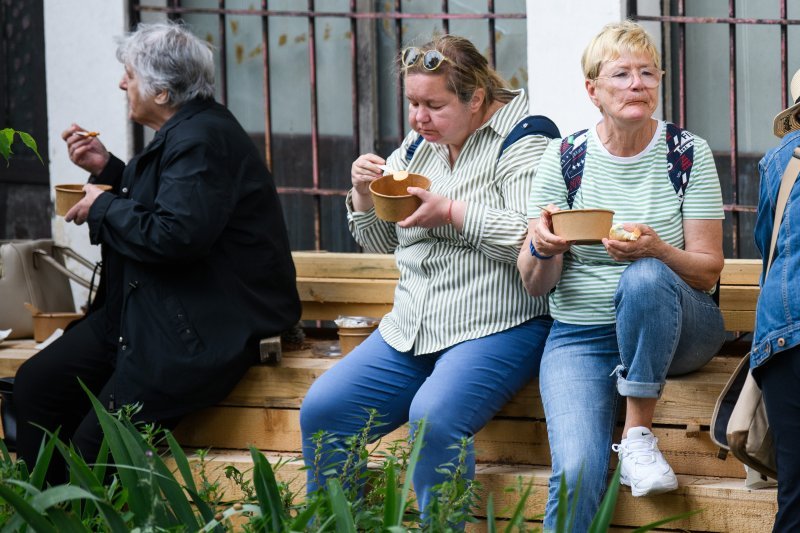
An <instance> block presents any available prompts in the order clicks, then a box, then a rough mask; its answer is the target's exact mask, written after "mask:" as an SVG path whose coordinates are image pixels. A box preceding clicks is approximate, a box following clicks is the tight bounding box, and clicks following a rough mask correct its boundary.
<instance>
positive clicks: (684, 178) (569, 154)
mask: <svg viewBox="0 0 800 533" xmlns="http://www.w3.org/2000/svg"><path fill="white" fill-rule="evenodd" d="M588 131H589V130H581V131H579V132H576V133H573V134H572V135H570V136H568V137H564V139H563V140H562V141H561V175H562V176H563V178H564V184H565V185H566V187H567V204H569V207H570V209H572V203H573V202H574V201H575V194H576V193H577V192H578V189H580V187H581V179H582V178H583V165H584V162H585V160H586V144H587V140H588V138H589V136H588ZM666 140H667V173H668V174H669V179H670V181H671V182H672V186H673V187H674V188H675V194H677V195H678V200H679V201H680V203H681V207H683V197H684V195H685V194H686V187H688V186H689V176H690V175H691V172H692V163H693V162H694V135H692V133H691V132H689V131H687V130H684V129H682V128H680V127H678V126H676V125H675V124H673V123H671V122H667V133H666Z"/></svg>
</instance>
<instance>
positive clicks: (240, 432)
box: [175, 407, 745, 477]
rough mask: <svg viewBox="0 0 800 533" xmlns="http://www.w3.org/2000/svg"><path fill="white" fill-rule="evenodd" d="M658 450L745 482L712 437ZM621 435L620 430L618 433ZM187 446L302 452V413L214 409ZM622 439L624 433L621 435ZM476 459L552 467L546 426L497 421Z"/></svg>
mask: <svg viewBox="0 0 800 533" xmlns="http://www.w3.org/2000/svg"><path fill="white" fill-rule="evenodd" d="M653 431H654V433H655V434H656V436H657V437H658V438H659V449H660V450H661V451H662V453H663V454H664V456H665V457H666V458H667V461H669V463H670V464H671V465H672V468H673V469H674V470H675V472H676V473H679V474H688V473H691V474H698V475H706V476H717V477H744V475H745V472H744V467H743V466H742V465H741V463H739V462H738V461H737V460H736V459H735V458H733V456H729V457H728V458H727V459H725V460H722V459H717V447H716V446H715V445H714V444H713V443H712V442H711V440H710V438H709V436H708V432H707V431H702V432H700V433H698V435H697V436H696V437H690V436H687V434H686V430H685V429H676V428H673V427H667V428H664V427H655V428H654V429H653ZM619 432H620V428H618V430H617V433H619ZM175 437H176V438H177V439H178V442H180V443H181V444H182V445H184V446H190V447H196V448H206V447H210V448H214V449H219V448H230V449H247V448H248V447H249V446H255V447H256V448H258V449H260V450H269V451H272V452H299V451H300V450H301V431H300V411H299V410H296V409H268V408H243V407H212V408H209V409H205V410H203V411H201V412H199V413H195V414H193V415H190V416H189V417H187V418H186V419H184V420H183V421H182V422H181V424H180V425H179V426H178V428H176V430H175ZM407 437H408V432H407V429H406V427H405V426H403V427H401V428H399V429H397V430H395V431H393V432H392V433H390V434H389V435H387V436H386V437H384V438H383V439H382V440H381V443H380V444H379V445H377V446H376V450H380V451H387V450H388V449H389V447H390V445H391V443H392V442H395V441H407ZM617 439H619V434H618V435H617ZM475 457H476V460H477V461H478V462H480V463H501V464H538V465H549V464H550V448H549V446H548V441H547V427H546V425H545V423H544V421H541V420H526V419H497V418H495V419H493V420H492V421H490V422H489V424H487V425H486V427H485V428H483V429H482V430H481V431H480V432H478V434H477V435H476V437H475Z"/></svg>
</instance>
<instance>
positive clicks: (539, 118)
mask: <svg viewBox="0 0 800 533" xmlns="http://www.w3.org/2000/svg"><path fill="white" fill-rule="evenodd" d="M528 135H543V136H545V137H547V138H549V139H556V138H558V137H561V132H560V131H558V126H556V123H555V122H553V121H552V120H550V119H549V118H547V117H546V116H544V115H529V116H527V117H525V118H523V119H522V120H520V121H519V122H518V123H517V125H516V126H514V127H513V128H512V129H511V132H509V134H508V135H507V136H506V138H505V140H504V141H503V145H502V146H501V147H500V152H498V154H497V159H500V156H502V155H503V152H505V151H506V148H508V147H509V146H511V145H512V144H514V143H515V142H517V141H518V140H520V139H522V138H523V137H527V136H528Z"/></svg>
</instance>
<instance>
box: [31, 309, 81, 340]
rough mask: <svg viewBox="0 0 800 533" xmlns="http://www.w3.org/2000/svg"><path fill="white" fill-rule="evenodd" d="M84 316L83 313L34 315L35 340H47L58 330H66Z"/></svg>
mask: <svg viewBox="0 0 800 533" xmlns="http://www.w3.org/2000/svg"><path fill="white" fill-rule="evenodd" d="M82 316H83V313H37V314H35V315H33V340H35V341H36V342H42V341H44V340H47V338H48V337H49V336H50V335H52V334H53V332H54V331H55V330H56V329H58V328H61V329H64V328H66V327H67V326H68V325H69V324H70V323H71V322H73V321H75V320H78V319H79V318H81V317H82Z"/></svg>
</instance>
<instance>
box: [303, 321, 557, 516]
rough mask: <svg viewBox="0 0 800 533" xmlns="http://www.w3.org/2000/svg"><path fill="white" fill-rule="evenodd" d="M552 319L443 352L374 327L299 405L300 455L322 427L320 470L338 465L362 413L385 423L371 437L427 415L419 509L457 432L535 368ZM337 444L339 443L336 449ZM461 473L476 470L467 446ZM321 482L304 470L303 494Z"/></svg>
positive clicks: (470, 429) (417, 478)
mask: <svg viewBox="0 0 800 533" xmlns="http://www.w3.org/2000/svg"><path fill="white" fill-rule="evenodd" d="M551 323H552V321H551V320H550V318H549V317H538V318H534V319H531V320H529V321H527V322H525V323H523V324H520V325H519V326H516V327H513V328H511V329H508V330H505V331H501V332H499V333H495V334H493V335H488V336H486V337H482V338H479V339H474V340H470V341H465V342H462V343H459V344H456V345H455V346H451V347H450V348H447V349H445V350H442V351H441V352H437V353H434V354H428V355H420V356H414V355H413V353H411V352H398V351H397V350H395V349H393V348H392V347H391V346H389V345H388V344H387V343H386V342H385V341H384V340H383V337H381V335H380V332H379V331H376V332H375V333H373V334H372V335H370V337H369V338H367V340H365V341H364V342H363V343H361V344H360V345H359V346H358V347H357V348H356V349H355V350H353V351H352V352H351V353H350V354H348V355H347V357H345V358H344V359H342V360H341V361H340V362H339V363H337V364H336V365H335V366H333V367H332V368H331V369H330V370H328V371H327V372H325V373H324V374H323V375H322V376H320V377H319V378H318V379H317V380H316V381H315V382H314V384H313V385H312V386H311V388H310V389H309V391H308V393H307V394H306V397H305V399H304V400H303V406H302V408H301V410H300V427H301V430H302V433H303V457H304V459H305V462H306V465H308V466H311V465H312V464H313V462H314V455H315V446H314V443H313V441H312V438H311V437H312V436H313V435H314V434H315V433H316V432H318V431H320V430H323V431H325V432H327V433H328V434H329V435H330V436H332V437H335V442H326V443H325V445H324V448H323V450H322V453H321V458H322V460H323V461H324V464H323V465H322V468H320V469H319V471H320V472H323V471H325V470H327V469H329V468H331V466H333V465H336V464H337V463H340V462H341V461H342V460H343V458H344V454H343V452H337V451H336V450H337V448H338V447H339V446H341V445H342V443H343V441H344V439H345V438H347V437H348V436H351V435H354V434H356V433H358V432H359V431H360V430H361V429H363V427H364V422H365V418H366V414H365V413H366V410H368V409H375V410H376V411H377V412H378V413H379V415H380V421H381V422H382V423H383V424H384V425H381V426H379V427H377V428H375V431H374V432H373V434H372V435H370V437H371V439H372V440H375V439H378V438H380V437H382V436H383V435H385V434H387V433H389V432H390V431H392V430H394V429H396V428H397V427H399V426H400V425H402V424H404V423H405V422H410V423H411V426H412V427H413V426H415V425H416V424H417V423H419V421H420V420H422V419H423V418H424V419H425V420H426V433H425V436H424V449H423V452H422V453H421V454H420V460H419V462H418V463H417V467H416V470H415V471H414V477H413V482H414V490H415V492H416V494H417V500H418V504H419V508H420V510H424V509H425V508H426V507H427V505H428V503H429V501H430V499H431V497H432V490H431V489H432V488H433V487H434V486H436V485H438V484H440V483H442V481H444V480H445V479H447V476H446V475H445V474H443V473H441V472H437V469H439V467H440V466H441V465H444V464H447V463H455V460H456V459H457V457H458V453H459V450H458V449H453V446H454V445H455V446H458V445H459V444H460V442H461V439H462V438H463V437H472V436H473V435H475V433H477V432H478V430H480V429H481V428H482V427H483V426H484V425H486V423H487V422H489V420H491V418H492V417H493V416H494V415H495V413H497V411H499V410H500V408H502V407H503V405H505V403H506V402H508V401H509V400H510V399H511V398H512V397H513V396H514V395H515V394H517V392H519V391H520V389H522V388H523V387H524V386H525V385H526V384H527V383H529V382H530V381H531V380H532V379H533V378H534V377H536V376H537V375H538V373H539V362H540V361H541V356H542V350H543V348H544V343H545V340H546V338H547V334H548V332H549V330H550V325H551ZM337 445H338V446H337ZM467 452H468V456H467V465H466V466H467V469H468V472H467V475H468V477H469V478H472V477H473V476H474V475H475V454H474V449H473V447H472V446H471V445H470V447H469V449H468V450H467ZM318 482H319V485H320V486H323V487H324V484H325V477H324V476H320V479H317V476H316V475H315V473H314V472H313V469H309V471H308V486H307V490H308V492H313V491H315V490H316V489H317V488H318Z"/></svg>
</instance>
